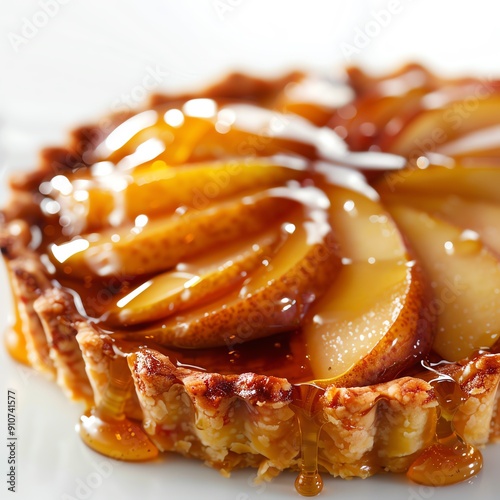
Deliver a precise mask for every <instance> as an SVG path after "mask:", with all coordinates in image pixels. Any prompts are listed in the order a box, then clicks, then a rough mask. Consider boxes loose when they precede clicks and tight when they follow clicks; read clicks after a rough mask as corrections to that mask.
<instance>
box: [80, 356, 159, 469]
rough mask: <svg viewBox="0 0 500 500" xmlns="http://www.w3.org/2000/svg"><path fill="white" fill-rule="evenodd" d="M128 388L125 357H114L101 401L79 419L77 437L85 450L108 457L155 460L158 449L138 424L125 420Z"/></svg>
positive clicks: (128, 375)
mask: <svg viewBox="0 0 500 500" xmlns="http://www.w3.org/2000/svg"><path fill="white" fill-rule="evenodd" d="M131 384H132V378H131V376H130V371H129V369H128V366H127V359H126V356H118V357H117V358H116V359H113V360H112V361H111V366H110V376H109V382H108V386H107V388H106V390H105V391H104V394H103V397H102V400H101V401H100V402H99V404H98V405H97V406H96V407H94V408H92V409H91V410H89V411H87V412H86V413H85V414H84V415H83V416H82V417H81V419H80V426H79V433H80V437H81V438H82V440H83V442H84V443H85V444H86V445H87V446H89V447H90V448H92V449H93V450H94V451H97V452H98V453H102V454H103V455H106V456H108V457H112V458H116V459H119V460H126V461H136V462H137V461H144V460H151V459H153V458H156V457H157V456H158V448H156V446H155V445H154V444H153V443H152V442H151V440H150V439H149V438H148V436H147V435H146V433H145V432H144V429H143V428H142V426H141V424H140V423H138V422H134V421H133V420H130V419H128V418H127V417H126V416H125V405H126V402H127V400H128V399H129V397H130V389H131Z"/></svg>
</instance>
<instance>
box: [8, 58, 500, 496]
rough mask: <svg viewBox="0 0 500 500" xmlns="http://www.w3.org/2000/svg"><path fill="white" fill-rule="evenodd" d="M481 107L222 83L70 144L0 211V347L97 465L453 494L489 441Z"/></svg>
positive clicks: (489, 207)
mask: <svg viewBox="0 0 500 500" xmlns="http://www.w3.org/2000/svg"><path fill="white" fill-rule="evenodd" d="M499 96H500V91H499V90H498V83H497V82H493V81H480V80H475V79H471V78H469V79H457V80H444V79H440V78H438V77H436V76H434V75H432V74H431V73H430V72H429V71H427V70H426V69H424V68H422V67H420V66H417V65H410V66H407V67H405V68H403V69H402V70H400V71H398V72H397V73H394V74H391V75H387V76H384V77H380V78H373V77H371V76H369V75H366V74H364V73H363V72H362V71H360V70H359V69H351V70H349V72H348V78H347V79H346V81H345V82H331V81H328V80H325V79H321V78H318V77H315V76H310V75H304V74H301V73H292V74H290V75H288V76H286V77H284V78H282V79H279V80H273V81H271V80H269V81H265V80H258V79H254V78H249V77H247V76H244V75H232V76H231V77H229V78H228V79H227V80H226V81H224V82H222V83H221V84H218V85H216V86H214V87H212V88H210V89H207V90H206V91H205V92H204V93H202V94H193V95H184V96H179V95H177V96H166V95H163V96H153V98H152V99H151V103H150V105H149V106H147V107H145V108H144V109H142V110H138V111H137V112H134V113H132V112H131V113H127V114H122V115H115V116H111V117H108V118H106V119H105V120H103V121H102V122H101V123H100V124H99V125H96V126H92V127H85V128H82V129H79V130H77V131H76V132H75V133H74V134H73V136H72V140H71V143H70V145H69V146H68V147H67V148H54V149H48V150H45V151H44V152H43V154H42V157H41V162H40V166H39V167H38V169H36V170H34V171H32V172H30V173H27V174H20V175H19V174H18V175H16V176H14V177H13V178H12V181H11V189H12V200H11V202H10V203H9V204H8V205H7V206H6V207H5V209H4V210H3V211H2V212H1V226H0V246H1V249H2V254H3V256H4V260H5V262H6V266H7V272H8V277H9V280H10V285H11V289H12V294H13V297H14V299H15V300H14V303H15V320H14V322H13V324H12V326H11V327H10V328H9V330H8V331H7V334H6V337H5V338H6V346H7V349H8V350H9V352H10V353H11V355H12V356H13V357H14V358H15V359H17V360H18V361H20V362H23V363H26V364H29V365H31V366H33V367H34V368H35V369H37V370H39V371H41V372H43V373H44V374H46V375H47V376H49V377H52V378H54V379H55V380H56V381H57V383H58V384H59V385H60V387H61V388H62V389H63V390H64V391H65V393H66V394H67V395H68V396H69V397H70V398H72V399H77V400H83V401H85V403H86V404H87V406H88V411H87V412H86V413H85V415H83V416H82V419H81V422H80V435H81V437H82V439H83V440H84V441H85V442H86V443H87V444H88V445H89V446H90V447H92V448H93V449H94V450H96V451H99V452H101V453H103V454H106V455H108V456H111V457H114V458H118V459H123V460H148V459H152V458H154V457H156V456H157V454H158V452H159V451H175V452H178V453H181V454H183V455H186V456H190V457H196V458H199V459H201V460H203V461H205V463H207V464H208V465H210V466H212V467H215V468H217V469H219V470H220V471H221V472H222V473H224V474H229V472H230V471H231V470H233V469H236V468H240V467H247V466H252V467H256V468H257V470H258V472H257V476H258V478H259V479H270V478H272V477H273V476H275V475H276V474H278V473H279V472H280V471H283V470H285V469H289V468H292V469H295V470H297V471H298V477H297V481H296V484H295V486H296V488H297V490H298V491H299V493H301V494H303V495H308V496H311V495H315V494H317V493H319V492H320V491H321V488H322V479H321V476H320V472H321V471H323V472H327V473H330V474H332V475H334V476H341V477H344V478H349V477H367V476H370V475H373V474H375V473H378V472H384V471H392V472H403V471H407V474H408V476H409V477H410V478H411V479H412V480H414V481H417V482H420V483H422V484H429V485H440V484H451V483H454V482H458V481H461V480H465V479H467V478H468V477H470V476H472V475H474V474H476V473H478V472H479V470H480V469H481V464H482V457H481V453H480V451H479V450H478V447H480V446H482V445H484V444H485V443H487V442H489V441H494V440H495V439H498V437H499V431H498V429H499V428H500V423H499V422H500V420H499V419H498V417H497V404H498V396H497V386H498V383H499V380H500V354H496V352H497V351H498V345H499V341H498V337H499V334H500V312H499V311H500V263H499V260H498V259H499V255H500V236H499V235H500V227H499V225H498V221H499V220H500V217H499V216H500V205H499V202H500V194H499V193H500V191H499V190H498V185H499V181H500V170H498V168H497V163H498V159H499V157H500V154H499V153H500V146H499V144H498V143H497V142H495V140H494V134H493V135H492V133H491V132H492V130H493V127H495V126H498V125H497V115H498V113H495V109H496V107H497V106H498V102H500V97H499Z"/></svg>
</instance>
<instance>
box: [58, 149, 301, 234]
mask: <svg viewBox="0 0 500 500" xmlns="http://www.w3.org/2000/svg"><path fill="white" fill-rule="evenodd" d="M281 162H282V163H283V162H284V157H281ZM287 163H288V165H284V164H280V163H278V161H277V159H273V158H269V159H262V160H259V159H249V160H234V161H225V162H220V161H219V162H206V163H201V164H193V165H183V166H171V165H167V164H166V163H165V162H164V161H161V160H157V161H154V162H150V163H148V164H147V168H146V166H142V167H141V168H136V169H134V170H133V171H132V172H120V171H117V172H113V173H109V174H106V175H102V176H96V177H92V178H90V179H83V180H82V179H73V178H72V177H71V176H69V177H68V180H69V182H70V183H71V186H72V189H68V188H67V185H66V183H64V184H62V188H63V189H62V192H61V191H59V192H57V191H56V196H55V199H56V201H57V202H58V203H59V204H60V206H61V207H62V215H65V216H67V217H69V219H70V220H71V221H72V222H73V226H72V227H70V228H69V229H71V230H72V232H71V234H78V231H81V230H86V231H89V230H94V231H95V230H97V229H99V228H102V227H105V226H109V225H114V226H118V225H121V224H123V223H133V222H134V221H135V218H136V217H137V216H139V215H146V216H148V217H151V216H159V215H167V214H172V213H174V212H175V210H177V209H179V208H180V207H182V208H183V209H185V208H194V209H197V210H202V209H204V208H207V207H209V206H210V205H211V204H213V203H214V202H217V201H220V200H223V199H226V198H229V197H231V196H235V195H237V194H238V193H242V192H244V191H248V190H253V189H257V188H262V189H264V188H269V187H273V186H276V185H279V184H283V183H286V182H287V181H289V180H292V179H299V178H300V176H301V175H303V173H304V170H305V166H304V163H302V162H300V161H294V162H291V161H288V162H287ZM55 185H56V186H57V182H56V183H55ZM82 219H83V220H82ZM69 229H68V230H67V231H66V232H67V233H68V231H69Z"/></svg>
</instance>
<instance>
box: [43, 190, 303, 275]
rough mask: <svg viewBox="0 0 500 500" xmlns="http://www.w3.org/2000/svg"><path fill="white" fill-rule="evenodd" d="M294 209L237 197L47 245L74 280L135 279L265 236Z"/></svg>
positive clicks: (261, 195)
mask: <svg viewBox="0 0 500 500" xmlns="http://www.w3.org/2000/svg"><path fill="white" fill-rule="evenodd" d="M296 206H297V203H296V202H294V201H293V200H292V199H284V198H282V197H279V196H274V195H273V193H271V192H268V191H262V192H257V193H249V194H248V195H247V196H243V197H240V196H238V197H237V198H235V199H229V200H226V201H223V202H220V203H218V204H214V205H212V206H211V207H210V208H207V209H206V210H201V211H195V210H193V211H188V212H186V213H184V214H182V215H174V216H171V217H165V218H162V219H155V220H151V221H148V220H147V217H145V218H144V227H141V225H140V226H139V227H138V226H135V227H132V228H130V227H128V228H121V229H117V230H114V231H113V230H108V231H106V232H102V233H101V234H99V235H98V236H97V237H94V236H95V235H89V236H87V237H83V238H78V239H75V240H72V241H70V242H68V243H64V244H62V245H52V247H51V249H50V254H51V255H50V256H51V258H52V261H53V263H54V265H55V266H56V267H57V268H58V269H60V270H61V271H62V272H65V273H66V274H70V275H71V276H73V277H78V278H81V277H85V276H91V275H97V276H110V275H115V274H118V273H121V274H122V275H125V276H140V275H144V274H148V273H153V272H159V271H163V270H166V269H169V268H172V267H174V266H175V265H176V264H177V263H179V262H181V261H182V260H185V259H186V258H190V257H193V256H195V255H198V254H200V253H202V252H205V251H207V249H210V248H212V247H215V246H217V245H221V244H226V243H229V242H231V241H234V240H235V239H237V238H241V237H244V236H246V235H248V234H255V233H257V232H259V231H262V230H264V229H265V228H266V227H268V225H269V224H270V223H272V221H273V220H276V219H277V218H279V217H280V216H283V215H284V214H286V213H288V212H289V211H290V210H291V209H293V208H294V207H296Z"/></svg>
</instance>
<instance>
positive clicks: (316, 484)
mask: <svg viewBox="0 0 500 500" xmlns="http://www.w3.org/2000/svg"><path fill="white" fill-rule="evenodd" d="M323 393H324V389H322V388H320V387H318V386H316V385H314V384H297V385H295V386H294V387H293V393H292V397H293V403H292V404H291V405H290V408H291V409H292V410H293V411H294V412H295V415H296V417H297V422H298V424H299V431H300V452H301V462H300V466H299V475H298V476H297V479H296V480H295V489H296V490H297V492H298V493H300V494H301V495H302V496H305V497H313V496H316V495H318V494H319V493H321V491H322V490H323V479H321V475H320V474H319V471H318V443H319V435H320V432H321V429H322V427H323V425H324V424H325V422H326V420H325V418H324V415H323V411H322V407H321V405H320V404H319V402H320V398H321V396H322V395H323Z"/></svg>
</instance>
